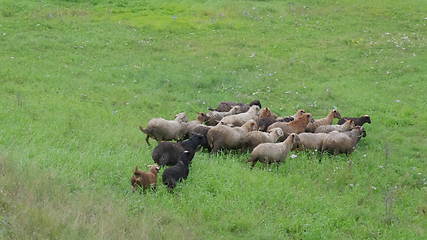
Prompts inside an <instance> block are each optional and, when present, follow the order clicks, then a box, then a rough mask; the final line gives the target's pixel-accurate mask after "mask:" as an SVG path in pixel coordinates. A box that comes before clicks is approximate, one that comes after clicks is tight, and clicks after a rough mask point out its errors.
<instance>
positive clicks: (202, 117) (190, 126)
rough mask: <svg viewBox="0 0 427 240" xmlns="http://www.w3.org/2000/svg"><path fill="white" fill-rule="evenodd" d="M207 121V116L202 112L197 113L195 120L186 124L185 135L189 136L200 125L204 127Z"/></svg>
mask: <svg viewBox="0 0 427 240" xmlns="http://www.w3.org/2000/svg"><path fill="white" fill-rule="evenodd" d="M207 120H208V116H207V115H206V114H205V113H202V112H199V113H197V118H196V120H193V121H190V122H188V123H187V124H186V125H187V134H189V133H190V132H192V131H193V130H194V129H195V128H197V127H199V126H201V125H202V126H204V124H203V123H204V122H206V121H207Z"/></svg>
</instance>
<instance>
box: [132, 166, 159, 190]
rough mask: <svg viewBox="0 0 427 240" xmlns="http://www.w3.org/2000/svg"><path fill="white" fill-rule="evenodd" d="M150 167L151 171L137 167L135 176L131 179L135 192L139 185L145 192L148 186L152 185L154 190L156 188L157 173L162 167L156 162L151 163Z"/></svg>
mask: <svg viewBox="0 0 427 240" xmlns="http://www.w3.org/2000/svg"><path fill="white" fill-rule="evenodd" d="M148 167H149V168H150V171H149V172H144V171H140V170H138V167H135V170H134V172H133V176H132V177H131V179H130V183H131V185H132V191H133V192H135V191H136V189H137V188H138V187H142V189H143V192H144V193H145V190H146V189H147V188H148V187H151V188H152V189H153V190H155V189H156V184H157V173H158V172H159V169H160V167H159V166H157V165H155V164H154V165H149V166H148Z"/></svg>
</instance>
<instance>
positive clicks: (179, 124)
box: [139, 113, 188, 145]
mask: <svg viewBox="0 0 427 240" xmlns="http://www.w3.org/2000/svg"><path fill="white" fill-rule="evenodd" d="M187 122H188V118H187V116H186V115H185V113H178V114H177V115H176V116H175V120H165V119H163V118H153V119H151V120H150V121H149V122H148V126H147V128H143V127H141V126H140V127H139V129H140V130H141V131H142V132H143V133H145V134H146V135H147V138H146V139H145V141H146V142H147V144H148V145H150V142H149V141H148V140H149V138H150V137H151V138H154V139H156V140H157V141H158V142H160V141H165V140H166V141H169V140H174V139H175V140H180V139H182V138H184V136H185V134H186V132H187Z"/></svg>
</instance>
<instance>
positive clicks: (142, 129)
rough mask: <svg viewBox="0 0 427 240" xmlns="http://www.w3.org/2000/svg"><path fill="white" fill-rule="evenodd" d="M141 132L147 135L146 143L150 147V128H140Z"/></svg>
mask: <svg viewBox="0 0 427 240" xmlns="http://www.w3.org/2000/svg"><path fill="white" fill-rule="evenodd" d="M139 130H141V132H143V133H144V134H146V135H147V137H146V138H145V142H147V144H148V146H150V142H149V139H150V135H149V134H148V132H149V131H148V128H145V129H144V128H143V127H141V126H139Z"/></svg>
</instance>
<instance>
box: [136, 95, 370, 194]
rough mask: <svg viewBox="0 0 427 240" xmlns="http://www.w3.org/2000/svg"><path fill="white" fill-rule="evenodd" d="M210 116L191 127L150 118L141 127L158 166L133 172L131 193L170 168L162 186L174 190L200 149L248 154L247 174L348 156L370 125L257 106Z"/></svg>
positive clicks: (181, 118) (182, 118)
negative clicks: (288, 162) (308, 155)
mask: <svg viewBox="0 0 427 240" xmlns="http://www.w3.org/2000/svg"><path fill="white" fill-rule="evenodd" d="M209 110H210V111H209V112H207V113H198V116H197V119H196V120H193V121H188V118H187V116H186V115H185V113H179V114H177V115H176V116H175V119H174V120H165V119H163V118H154V119H151V120H150V121H149V122H148V126H147V127H146V128H143V127H140V130H141V131H142V132H143V133H145V134H146V136H147V137H146V142H147V144H150V143H149V138H154V139H155V140H157V142H158V145H157V146H156V147H155V148H154V149H153V152H152V158H153V160H154V162H155V163H156V164H154V165H150V166H149V168H150V170H149V171H148V172H145V171H141V170H139V169H138V168H136V169H135V171H134V174H133V176H132V178H131V184H132V187H133V190H134V191H135V190H136V189H137V188H142V189H143V190H144V191H145V190H146V189H147V188H149V187H153V188H155V186H156V183H157V173H158V172H159V170H160V168H161V167H163V166H170V167H169V168H166V169H165V170H164V171H163V174H162V181H163V183H164V184H165V185H166V186H167V187H168V189H169V190H172V189H173V188H175V186H176V184H177V182H179V181H181V180H182V179H186V178H187V176H188V174H189V168H190V165H191V160H192V159H193V157H194V155H195V153H196V151H197V150H198V149H200V147H203V148H204V149H207V151H209V152H210V153H216V152H218V151H220V150H228V149H240V150H242V151H251V156H250V158H249V160H248V162H250V163H251V168H253V167H254V166H255V164H256V163H257V162H258V161H259V162H263V163H267V164H272V163H276V164H277V166H278V165H279V163H280V162H282V161H284V160H285V159H286V157H287V155H288V153H289V151H291V150H315V151H319V152H329V153H331V154H340V153H345V154H350V153H351V152H352V151H353V150H354V149H355V147H356V144H357V143H358V141H359V140H360V139H361V138H362V137H365V136H366V132H365V130H364V128H363V124H364V123H371V119H370V117H369V116H368V115H364V116H361V117H359V118H349V117H341V114H340V113H339V112H338V111H337V110H335V109H333V110H331V111H330V112H329V113H328V115H327V116H326V117H324V118H321V119H313V117H312V115H311V114H310V113H306V112H305V111H304V110H298V111H297V112H296V113H295V115H293V116H286V117H280V116H277V115H275V114H274V113H272V112H271V111H270V109H269V108H262V109H261V103H260V101H259V100H255V101H252V102H251V103H249V104H244V103H234V102H221V103H220V104H219V105H218V107H216V108H215V109H213V108H209ZM334 118H337V119H339V121H338V124H336V125H332V123H333V120H334ZM171 140H176V141H177V142H169V141H171Z"/></svg>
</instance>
